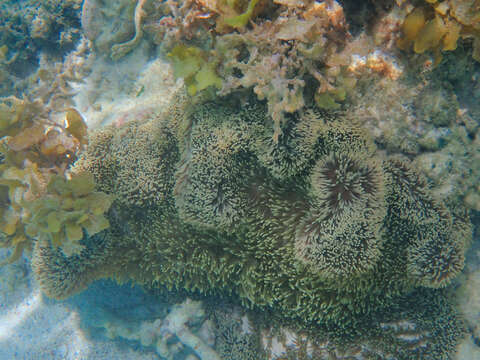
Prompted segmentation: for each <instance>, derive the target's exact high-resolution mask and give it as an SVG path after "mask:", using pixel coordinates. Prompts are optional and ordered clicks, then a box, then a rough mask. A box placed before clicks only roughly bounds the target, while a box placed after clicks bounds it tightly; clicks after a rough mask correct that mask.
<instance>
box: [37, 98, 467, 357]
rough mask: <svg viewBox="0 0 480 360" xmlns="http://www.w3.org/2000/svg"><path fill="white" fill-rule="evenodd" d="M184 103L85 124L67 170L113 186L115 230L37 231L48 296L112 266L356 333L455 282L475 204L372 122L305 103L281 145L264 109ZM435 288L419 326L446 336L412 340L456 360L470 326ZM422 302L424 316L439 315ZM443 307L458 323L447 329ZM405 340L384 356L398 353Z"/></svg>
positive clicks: (339, 333)
mask: <svg viewBox="0 0 480 360" xmlns="http://www.w3.org/2000/svg"><path fill="white" fill-rule="evenodd" d="M182 99H184V96H179V99H178V100H177V101H176V102H175V105H174V106H173V107H172V108H171V109H170V111H169V112H167V113H166V115H164V116H160V117H158V118H156V119H153V120H149V121H145V122H142V123H138V122H136V123H127V124H125V125H123V126H121V127H120V128H117V127H116V126H113V125H112V126H110V127H106V128H103V129H100V130H97V131H95V132H93V133H91V134H90V136H89V147H88V149H87V150H86V151H85V152H84V153H83V154H82V156H81V159H79V160H78V161H77V163H76V164H75V166H74V167H73V169H72V175H73V176H75V174H76V173H80V174H81V173H83V172H85V171H88V172H90V173H91V174H93V176H94V178H95V183H96V184H97V188H98V189H100V190H102V191H104V192H105V193H107V194H111V195H112V196H114V198H115V200H114V202H113V203H112V206H111V209H110V211H109V212H108V213H107V217H108V219H109V222H110V228H109V229H107V230H106V231H105V232H103V233H102V234H103V235H102V236H100V237H98V236H94V237H89V238H88V240H87V239H84V240H83V241H82V243H84V244H85V246H84V248H82V250H81V251H79V252H78V253H76V254H75V255H72V256H68V255H67V254H65V253H64V252H62V250H61V247H59V248H56V249H55V247H52V245H51V244H50V243H49V242H47V241H44V240H43V241H36V243H35V248H34V250H33V264H32V265H33V269H34V272H35V274H36V277H37V279H38V281H39V283H40V284H41V287H42V289H43V290H44V292H45V293H46V294H49V295H50V296H53V297H55V298H65V297H68V296H71V295H72V294H74V293H76V292H78V291H80V290H82V289H83V288H85V287H86V286H87V285H88V284H89V283H90V282H91V281H93V280H95V279H98V278H103V277H112V278H116V279H118V280H121V281H125V280H133V281H134V282H136V283H139V284H143V285H145V286H148V287H151V286H153V287H158V286H160V287H161V286H166V287H167V288H169V289H186V290H187V291H191V292H192V293H197V292H199V293H202V294H205V295H219V294H223V295H228V294H231V295H235V296H236V297H238V299H239V300H240V302H241V304H243V305H244V306H246V307H248V308H254V309H272V310H273V311H275V312H276V313H277V314H278V315H279V316H280V318H281V319H283V321H284V322H285V321H286V322H287V323H288V321H290V322H292V321H293V322H295V323H296V324H297V325H298V324H302V326H305V327H306V328H312V327H313V328H319V329H323V334H327V335H325V336H327V338H329V339H331V341H333V343H335V341H340V340H338V339H345V338H347V339H353V340H351V341H352V343H355V342H356V341H361V340H360V339H361V338H362V336H363V337H366V338H369V336H372V334H374V333H375V332H376V331H379V330H378V329H379V328H378V327H379V326H380V324H381V323H383V322H387V323H388V321H387V320H386V317H385V318H384V316H386V315H385V314H387V313H389V309H391V308H394V307H400V308H401V309H404V310H401V311H398V312H396V314H400V313H402V314H403V312H406V311H407V310H408V311H410V314H411V315H408V316H413V317H414V318H415V319H418V317H417V316H418V313H415V312H414V313H413V314H412V313H411V311H413V310H412V309H417V308H416V307H415V306H408V307H407V308H404V307H403V306H404V305H403V304H404V301H406V300H402V299H409V300H408V301H414V300H413V299H414V298H415V297H414V296H413V295H412V297H413V299H412V298H410V294H412V292H413V291H426V290H422V289H436V288H443V287H445V286H447V285H448V284H449V283H450V282H451V280H452V279H453V278H455V276H456V275H457V274H458V273H459V272H460V271H461V269H462V268H463V262H464V252H465V249H466V248H467V247H468V245H469V242H470V237H471V229H470V223H469V220H468V217H467V216H466V212H465V211H463V210H461V209H449V208H447V207H446V206H445V205H444V204H443V203H442V202H441V201H440V200H437V199H435V198H434V197H433V196H432V194H431V192H430V190H429V186H428V184H427V182H426V180H425V178H424V177H423V176H422V175H421V174H420V173H418V172H417V171H416V170H415V169H414V168H413V167H412V166H411V163H410V161H409V160H408V159H406V158H403V157H399V156H385V155H380V153H378V152H377V151H376V148H375V145H374V144H373V142H372V141H371V139H370V138H369V137H368V134H367V133H366V132H364V131H362V130H361V129H359V128H356V127H355V126H353V125H352V124H346V123H345V122H343V121H341V120H339V119H334V118H331V117H328V116H323V115H322V114H323V113H322V112H321V111H318V110H314V109H311V110H307V111H305V112H302V113H299V114H298V115H297V116H296V117H295V118H292V119H291V121H292V123H293V124H294V126H293V127H292V129H291V131H289V132H288V133H287V132H285V133H284V136H285V137H288V139H285V140H284V141H285V144H288V146H287V147H285V148H280V149H278V151H272V149H271V147H272V143H271V137H265V136H264V134H265V133H270V134H271V133H273V131H274V129H273V126H274V125H273V123H269V125H267V124H268V122H266V121H265V117H267V116H268V109H267V107H266V106H265V105H263V104H260V103H258V102H257V101H256V100H253V99H252V102H251V103H250V105H248V106H239V104H238V103H235V102H233V101H232V103H222V102H216V103H211V102H207V103H202V104H196V105H185V107H184V108H182V105H181V104H182V103H184V102H185V101H183V102H182V101H181V100H182ZM187 103H188V102H187ZM138 141H140V142H141V144H142V145H141V149H142V150H145V151H142V153H143V155H142V156H143V158H142V159H140V160H139V159H138V157H137V156H138V154H139V153H138V151H139V149H138V147H139V143H138ZM287 149H288V150H289V151H290V150H291V151H293V152H294V153H296V154H298V156H297V158H295V159H294V160H297V161H296V163H295V161H294V160H292V159H290V158H288V157H285V156H284V154H282V152H284V151H287ZM307 149H308V150H309V151H307ZM265 154H269V156H270V157H271V161H269V162H267V161H261V158H262V157H264V156H265ZM300 154H302V155H303V156H305V158H299V156H300ZM104 159H105V160H106V161H103V160H104ZM147 159H149V160H147ZM139 161H141V164H142V165H144V166H145V167H146V168H142V166H141V165H140V163H139ZM292 163H294V164H293V165H292ZM132 168H133V169H136V170H137V171H136V172H135V174H136V176H131V175H129V174H130V171H131V169H132ZM147 169H148V171H146V170H147ZM152 184H156V185H155V186H157V190H156V191H152V186H153V185H152ZM139 194H142V196H141V197H142V198H144V199H145V201H144V202H143V203H142V202H139V201H137V200H136V199H138V198H140V196H139ZM102 210H104V209H102ZM415 289H418V290H415ZM427 293H429V292H428V291H427ZM430 294H431V295H429V296H433V298H434V299H437V297H438V300H435V301H440V303H441V304H443V305H442V306H440V307H436V308H435V309H436V310H435V311H440V312H439V313H436V314H437V315H432V316H433V320H432V321H433V322H432V323H430V322H429V323H428V324H425V323H424V324H423V325H421V326H426V328H425V329H423V328H422V329H423V330H422V331H425V332H426V333H429V334H430V333H432V332H437V331H439V332H440V331H447V333H446V334H447V335H446V336H447V337H448V341H447V339H444V338H432V339H431V342H430V341H427V342H426V344H424V346H422V347H418V348H415V350H408V351H413V353H418V354H422V356H424V358H432V359H434V358H443V357H445V358H447V356H448V353H449V352H450V351H451V350H452V348H453V347H454V346H455V343H456V340H455V339H456V338H457V336H458V335H459V334H461V332H462V330H461V328H462V327H461V323H460V320H456V319H457V318H456V315H455V310H453V308H452V307H451V305H449V301H448V300H447V299H444V295H442V292H433V291H432V292H431V293H430ZM432 301H433V300H432ZM425 306H426V308H423V307H420V306H419V307H418V311H433V309H430V307H429V306H428V305H425ZM428 309H430V310H428ZM402 311H403V312H402ZM435 311H434V313H435ZM445 316H446V317H448V318H449V319H450V318H451V321H450V320H448V322H449V326H451V328H446V327H443V328H442V329H440V326H445V325H440V324H444V323H445V318H444V317H445ZM365 324H371V325H369V326H371V327H372V328H370V327H369V328H368V331H367V330H366V329H363V326H365ZM455 324H457V325H455ZM385 326H387V325H385ZM392 326H394V325H392ZM412 326H413V325H412ZM415 326H417V325H415ZM418 326H420V325H418ZM387 327H388V326H387ZM359 329H361V330H359ZM375 329H377V330H375ZM415 329H416V328H415ZM359 331H360V333H361V334H363V335H361V336H360V335H359V334H358V332H359ZM369 331H371V332H369ZM335 339H336V340H335ZM382 346H383V345H382ZM385 346H386V345H385ZM402 349H403V348H401V347H399V348H398V350H395V349H391V350H389V351H394V353H395V356H398V357H399V358H402V355H401V352H402V351H407V350H402ZM408 351H407V353H408ZM404 358H405V357H404ZM407 358H408V357H407Z"/></svg>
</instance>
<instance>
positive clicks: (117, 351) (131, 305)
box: [0, 47, 480, 360]
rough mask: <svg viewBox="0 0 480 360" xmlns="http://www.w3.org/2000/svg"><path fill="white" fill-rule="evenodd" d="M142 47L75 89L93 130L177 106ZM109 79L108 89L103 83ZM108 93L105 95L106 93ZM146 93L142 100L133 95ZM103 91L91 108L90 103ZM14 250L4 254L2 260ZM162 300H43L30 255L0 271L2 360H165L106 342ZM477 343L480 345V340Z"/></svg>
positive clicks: (472, 317) (468, 277) (467, 351)
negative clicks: (118, 322) (119, 323)
mask: <svg viewBox="0 0 480 360" xmlns="http://www.w3.org/2000/svg"><path fill="white" fill-rule="evenodd" d="M143 51H144V50H142V48H141V47H139V48H137V49H136V50H135V52H134V53H132V54H130V55H129V56H127V57H126V58H125V59H124V60H122V62H120V63H118V64H116V65H115V66H113V67H112V66H111V65H108V64H107V63H102V60H96V63H95V66H92V68H93V69H94V71H93V72H92V74H90V76H89V77H88V78H87V79H86V82H85V84H82V85H81V86H80V87H79V88H77V89H76V90H77V91H78V95H77V96H76V98H75V102H76V108H78V110H79V111H80V112H81V113H82V114H83V115H84V116H85V119H86V120H87V122H88V124H89V126H90V127H92V128H93V127H98V126H103V125H105V124H108V123H112V122H124V121H129V120H131V119H132V118H133V117H147V116H152V115H154V114H155V113H159V112H161V111H162V109H163V108H165V106H166V104H168V102H169V100H170V95H171V94H173V93H174V91H173V89H174V88H176V87H178V86H182V84H181V83H179V82H175V81H174V80H173V76H172V72H171V69H170V67H169V65H168V64H167V63H165V62H163V61H162V60H160V59H156V60H154V61H152V62H148V61H147V60H146V59H147V55H146V54H142V52H143ZM105 78H108V79H109V81H108V85H106V84H105V83H102V81H101V79H105ZM100 89H101V91H100ZM139 89H142V92H143V93H144V95H143V96H142V97H141V98H137V97H136V96H134V95H135V94H136V93H138V90H139ZM93 92H96V93H101V95H99V97H98V98H97V99H96V104H97V105H98V106H97V108H96V109H92V108H91V107H89V105H88V98H89V97H91V95H92V93H93ZM478 220H479V218H478V217H477V219H476V224H475V225H476V228H477V231H476V239H474V242H473V246H472V248H471V249H470V250H469V253H468V256H467V264H466V267H465V271H464V274H463V275H462V276H461V278H460V280H459V281H461V282H462V285H461V286H460V287H459V290H458V293H459V294H460V295H459V302H460V308H461V309H462V310H463V311H464V313H465V317H466V319H467V322H468V325H469V326H470V327H472V328H475V327H477V328H476V329H475V330H474V332H476V334H477V335H480V237H479V230H478V228H479V221H478ZM6 256H8V251H7V250H3V249H0V260H2V259H4V258H6ZM158 300H159V299H158V298H155V297H153V296H151V295H147V294H145V293H144V292H143V291H142V290H141V289H140V288H138V287H134V288H132V287H131V286H130V285H129V284H127V285H122V286H120V285H117V284H115V283H113V282H112V281H107V280H105V281H99V282H96V283H94V284H93V285H91V286H90V287H89V289H87V290H86V291H84V292H83V293H81V294H79V295H77V296H74V297H73V298H71V299H68V300H65V301H54V300H51V299H48V298H47V297H45V296H44V295H42V294H41V293H40V291H39V288H38V285H37V284H36V283H35V280H34V279H33V276H32V272H31V268H30V265H29V260H28V254H26V255H24V257H23V258H22V259H21V260H19V261H17V262H16V263H14V264H10V265H6V266H4V267H2V268H0V360H10V359H28V360H30V359H31V360H36V359H39V360H40V359H48V360H55V359H76V360H96V359H99V360H100V359H102V360H104V359H118V360H121V359H129V360H130V359H133V360H150V359H152V360H153V359H163V358H162V357H160V356H159V355H158V354H157V352H156V351H155V348H154V347H153V346H142V345H141V344H140V342H139V341H137V340H125V337H118V336H117V337H115V338H113V339H111V338H109V337H108V336H106V334H105V332H104V331H103V329H102V324H103V323H105V322H108V321H111V320H112V319H114V318H115V316H116V314H122V316H123V319H122V320H123V321H126V322H127V323H128V322H129V321H132V322H135V321H139V320H145V319H152V320H153V319H155V318H156V316H158V314H159V313H160V312H161V311H162V309H161V308H160V307H161V304H158ZM477 342H478V340H477ZM469 359H472V360H474V359H480V347H479V346H478V345H475V343H474V340H473V338H472V337H471V336H470V335H468V336H467V337H466V338H465V339H464V341H463V343H462V344H461V345H460V346H459V349H458V353H457V355H456V360H469Z"/></svg>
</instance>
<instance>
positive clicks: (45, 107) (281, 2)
mask: <svg viewBox="0 0 480 360" xmlns="http://www.w3.org/2000/svg"><path fill="white" fill-rule="evenodd" d="M342 5H345V7H342ZM39 6H40V8H41V9H44V10H39V11H38V16H37V17H38V19H37V18H35V21H34V22H33V24H34V30H35V31H36V32H35V34H37V35H35V36H34V35H33V33H32V31H33V30H32V29H33V28H29V29H30V30H29V31H30V33H28V32H26V33H27V34H30V35H29V36H30V37H32V38H33V39H42V36H47V34H51V32H52V31H54V32H57V30H58V26H60V25H62V26H65V28H66V29H67V28H68V29H70V30H65V31H66V33H65V34H64V35H62V36H64V37H66V40H68V38H69V39H73V38H76V36H77V35H78V32H77V27H78V26H79V23H78V21H79V19H80V20H81V27H82V31H83V33H82V35H83V36H84V37H85V38H86V39H85V38H82V40H80V41H78V42H77V47H76V50H75V51H74V52H72V53H70V54H69V55H68V56H66V57H65V58H64V59H63V62H56V61H57V60H58V59H57V58H55V56H54V55H55V54H53V55H52V54H49V52H48V45H49V44H43V45H42V46H43V47H44V48H45V49H44V50H43V51H42V53H41V54H37V52H36V50H35V49H36V48H35V49H34V51H33V52H32V53H31V54H30V53H29V54H26V55H25V53H22V51H21V49H20V48H19V49H15V48H13V47H11V46H10V45H9V43H11V42H12V41H13V40H11V39H10V38H9V39H7V40H2V38H0V40H2V41H4V42H5V45H4V44H3V43H0V75H1V71H3V70H5V69H9V67H10V66H12V65H11V64H14V62H12V61H13V59H14V58H16V57H17V56H18V57H20V56H27V57H28V59H30V60H29V61H30V62H31V63H32V64H33V62H34V61H33V60H32V59H37V58H38V59H39V64H38V69H36V71H35V72H34V71H33V70H32V73H31V75H30V76H29V78H28V79H27V80H25V81H24V82H23V83H21V82H15V81H14V80H15V79H13V78H10V77H8V79H10V80H9V81H11V82H13V83H14V84H13V83H8V82H4V83H5V84H6V89H8V91H10V92H12V91H13V92H17V93H18V90H19V89H20V88H22V86H23V87H25V86H27V87H28V91H26V93H25V94H24V95H23V96H22V97H20V96H19V95H18V94H17V95H16V96H13V95H12V96H9V97H4V98H1V99H0V138H1V140H0V215H1V221H0V246H2V247H7V248H10V249H11V250H12V255H11V258H10V259H9V260H8V261H9V262H12V261H15V260H16V259H18V258H19V257H20V256H22V254H23V251H24V250H27V251H26V252H30V250H31V259H32V260H31V265H32V268H33V272H34V274H35V278H36V280H37V282H38V284H39V285H40V288H41V289H42V291H43V292H44V293H45V294H46V295H48V296H49V297H52V298H55V299H65V298H68V297H70V296H72V295H74V294H77V293H79V292H81V291H82V290H84V289H85V288H87V287H88V286H89V284H91V283H92V282H93V281H95V280H98V279H104V278H112V279H115V280H116V281H118V282H120V283H123V282H132V283H134V284H138V285H141V286H143V287H145V288H150V289H152V288H153V289H157V290H158V289H160V290H159V291H165V292H167V291H174V292H179V293H181V294H186V295H187V296H188V297H189V298H190V299H189V300H185V301H184V302H183V303H179V304H177V305H175V306H174V307H172V312H170V313H169V314H164V315H165V316H164V318H163V319H161V321H160V320H159V321H151V322H148V321H146V322H144V323H141V324H137V325H138V329H137V330H138V331H137V332H136V333H135V334H133V333H132V332H130V333H129V332H128V331H127V330H126V329H127V328H128V327H126V325H125V324H123V323H121V321H118V322H115V321H113V320H112V322H111V323H106V324H103V325H101V326H104V328H105V331H106V332H107V333H108V334H110V336H111V337H116V336H120V337H121V336H125V334H126V333H128V334H127V335H128V336H126V338H129V339H131V340H135V341H140V343H141V344H142V345H143V346H152V347H155V349H156V351H157V353H158V354H159V355H161V356H162V357H164V358H173V357H174V356H176V355H175V354H179V353H180V352H181V351H183V350H179V349H180V348H181V347H182V346H184V345H185V346H186V347H188V348H189V350H186V351H187V352H188V351H190V352H192V351H194V350H195V351H194V352H195V353H196V355H195V356H197V357H195V358H198V357H200V358H202V359H203V360H205V359H210V360H211V359H217V358H218V359H220V358H222V359H238V360H245V359H272V360H273V359H277V360H280V359H295V360H300V359H331V358H336V359H352V358H356V359H413V358H418V359H450V358H452V354H453V352H454V351H455V347H456V345H457V343H458V342H459V339H460V338H461V337H462V335H463V334H464V332H465V328H464V324H463V321H462V318H461V316H460V315H459V314H458V313H457V309H456V306H455V304H454V303H453V301H452V297H453V295H452V294H453V291H454V285H456V280H455V279H456V278H457V276H458V275H459V274H460V272H461V271H462V269H463V267H464V262H465V253H466V251H467V249H468V248H469V246H470V243H471V238H472V225H471V223H470V212H471V211H478V210H479V209H480V187H479V186H478V178H479V176H480V175H479V174H480V166H479V164H480V162H479V159H480V152H479V151H480V150H479V149H480V146H479V143H478V142H479V139H480V126H479V122H478V120H477V119H476V118H475V115H476V114H478V113H480V110H478V111H479V112H478V113H476V112H473V113H471V114H470V113H469V112H468V110H466V109H464V108H463V106H464V105H465V104H466V103H468V100H466V99H465V93H468V89H469V87H468V86H464V88H462V86H461V85H458V84H453V85H452V86H445V84H444V83H445V82H448V81H449V79H455V81H456V82H458V83H461V82H462V80H463V79H464V78H467V77H470V78H472V79H470V81H471V82H475V80H474V79H473V78H474V77H475V76H477V75H478V74H480V73H478V74H476V75H475V76H473V75H471V73H473V70H472V69H478V67H477V65H478V64H476V63H475V61H478V59H479V55H478V52H479V49H480V47H479V40H478V39H479V31H480V28H479V22H480V20H479V19H480V18H479V16H480V9H479V5H478V1H473V0H460V1H449V0H445V1H434V0H432V1H422V0H419V1H397V2H395V3H393V2H388V1H378V2H376V1H370V2H365V4H362V5H361V6H360V5H359V6H360V7H361V8H362V9H363V10H362V11H359V13H358V14H352V13H348V12H347V10H349V9H352V8H353V7H354V5H353V2H349V1H346V2H345V4H342V3H341V2H337V1H334V0H327V1H311V0H188V1H187V0H185V1H155V0H138V1H132V0H120V1H115V2H108V1H101V0H85V1H83V3H82V5H81V14H80V12H79V10H80V2H79V1H67V2H62V4H60V3H58V2H56V1H46V2H42V5H39ZM70 8H71V9H73V10H75V11H73V10H72V13H70V12H69V11H67V9H70ZM12 9H13V8H12ZM15 9H16V8H15ZM0 10H1V11H2V12H0V16H1V15H3V14H4V13H5V12H7V13H8V11H10V10H8V9H7V8H4V7H0ZM47 10H48V11H51V12H52V14H54V16H55V17H57V19H58V20H57V22H58V24H57V22H55V23H54V24H53V23H52V24H51V26H50V27H49V26H48V25H49V24H50V23H48V21H47V20H48V19H49V16H46V15H45V18H43V17H42V18H40V17H41V16H43V15H42V14H44V12H45V11H47ZM368 10H372V13H373V14H374V15H371V14H368V13H369V11H368ZM62 16H63V17H62ZM72 19H74V20H72ZM68 21H73V22H74V24H69V23H68ZM349 21H352V23H353V24H354V25H352V26H350V25H351V24H350V23H349ZM362 22H365V24H364V25H362V26H359V25H358V24H360V23H362ZM5 24H7V25H8V24H10V23H8V22H5ZM16 24H18V23H16ZM20 24H21V26H22V27H24V28H26V26H27V25H25V24H23V23H22V22H20ZM40 25H42V26H40ZM43 26H46V27H43ZM62 26H61V28H62V29H63V27H62ZM42 29H44V30H42ZM25 31H27V30H25ZM69 31H70V32H69ZM62 33H63V32H62ZM5 34H6V35H4V36H7V35H8V36H10V35H11V34H15V36H17V35H18V32H14V31H13V30H12V31H10V32H6V33H5ZM9 34H10V35H9ZM42 34H43V35H42ZM68 34H70V35H68ZM12 36H13V35H12ZM87 39H88V40H87ZM66 40H65V41H66ZM35 41H37V40H35ZM35 41H34V43H35ZM72 41H74V40H72ZM65 44H66V43H65ZM457 47H459V48H460V49H458V50H457V49H456V48H457ZM29 49H30V50H31V49H32V47H29ZM136 49H140V50H141V52H142V53H143V55H142V56H145V57H147V58H148V57H155V56H159V57H160V56H163V57H164V58H165V59H166V60H167V61H168V62H169V63H170V65H171V69H172V73H173V76H174V77H175V78H178V79H182V80H183V84H184V85H185V86H184V89H182V90H181V91H179V92H177V93H175V94H174V95H172V96H173V99H172V101H171V103H170V105H169V107H168V108H167V109H155V111H150V110H148V111H147V110H146V111H145V112H142V109H135V110H136V112H132V114H127V115H125V114H123V115H121V116H119V118H118V119H117V120H116V121H114V122H113V123H112V124H110V125H108V126H104V127H101V128H98V129H95V130H87V126H86V122H85V121H84V119H83V117H82V115H81V114H80V112H79V111H78V110H77V109H76V107H75V100H74V96H75V91H76V89H79V88H81V87H80V85H79V84H81V83H82V82H83V81H84V79H85V78H86V77H87V76H88V73H89V71H90V70H91V67H92V66H93V65H92V64H98V63H100V61H102V62H103V65H104V66H105V64H106V66H105V67H104V68H102V69H100V70H98V73H97V75H96V76H97V77H99V78H102V79H101V80H98V79H97V80H98V81H99V82H97V83H100V81H103V83H102V84H105V83H108V82H109V81H111V83H112V84H115V83H116V82H115V81H114V80H115V79H109V78H108V76H110V75H111V74H112V72H109V71H107V70H106V67H112V68H114V66H112V64H115V63H116V62H121V61H124V60H125V61H126V63H127V64H128V61H131V60H132V58H130V59H128V58H129V56H135V55H136V53H135V51H136ZM30 50H29V51H30ZM60 50H61V52H62V51H64V50H65V51H66V48H65V49H63V48H61V49H60ZM412 50H413V51H412ZM17 54H18V55H17ZM431 56H433V58H431ZM93 58H95V59H93ZM442 59H443V60H442ZM465 59H468V60H465ZM457 60H459V61H460V60H461V61H462V62H459V63H457ZM95 61H97V62H95ZM464 63H465V64H467V65H468V66H469V67H468V69H467V70H466V69H463V68H462V69H458V67H459V64H464ZM157 65H158V64H157ZM32 68H35V66H32ZM432 69H433V70H432ZM444 69H446V70H445V71H444ZM14 75H15V76H17V77H18V76H20V75H19V74H14ZM12 79H13V80H12ZM155 79H156V78H155ZM155 79H154V80H155ZM90 80H91V79H90ZM92 82H93V83H95V80H92ZM125 82H126V83H128V81H125ZM452 83H453V81H452ZM73 84H75V86H73ZM130 85H131V84H130V83H128V84H126V85H125V87H126V88H127V87H129V86H130ZM132 88H133V86H132ZM74 89H75V90H74ZM145 89H146V87H142V88H141V89H133V90H134V91H133V90H132V89H130V90H132V91H133V92H134V93H135V99H136V98H139V97H141V96H152V94H146V93H147V92H148V90H145ZM103 90H105V88H104V87H102V86H100V87H99V88H98V89H95V91H94V92H92V94H93V93H94V95H92V99H87V102H88V101H91V103H89V104H87V107H88V106H89V105H90V106H92V107H93V106H94V105H95V106H96V105H98V104H94V102H95V98H97V97H100V93H101V92H102V91H103ZM6 92H7V90H5V93H6ZM144 92H145V93H144ZM462 92H464V93H463V94H462ZM131 93H132V92H130V95H131ZM475 96H477V95H475ZM478 96H480V95H478ZM87 97H88V96H87ZM124 100H127V101H128V100H131V99H125V98H122V99H120V100H118V101H124ZM82 105H85V104H82ZM98 109H99V110H98V111H99V112H101V111H102V109H101V105H98ZM475 109H476V108H475ZM156 110H158V111H156ZM474 111H477V110H474ZM145 114H147V115H145ZM152 114H155V115H152ZM137 115H138V118H136V119H134V121H130V122H127V121H126V120H125V119H131V118H132V117H135V116H137ZM122 116H124V117H122ZM192 299H193V300H192ZM198 299H201V300H202V301H199V300H198ZM211 299H217V301H225V302H228V301H230V302H231V303H228V305H226V306H225V307H222V306H216V305H211V307H210V308H208V306H207V307H206V308H205V307H204V305H205V304H206V303H207V301H208V300H211ZM218 299H220V300H218ZM203 300H205V302H203ZM252 319H253V320H252ZM204 323H207V324H208V325H205V327H207V328H208V329H207V330H204V332H208V331H210V333H211V332H214V333H215V339H214V340H212V339H211V338H209V339H207V340H208V341H207V340H205V339H203V338H202V335H201V333H202V326H203V324H204ZM182 344H183V345H182ZM214 345H215V346H214ZM213 347H214V348H215V351H213V350H212V349H213ZM192 354H193V353H191V354H190V355H192ZM192 356H193V355H192Z"/></svg>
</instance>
